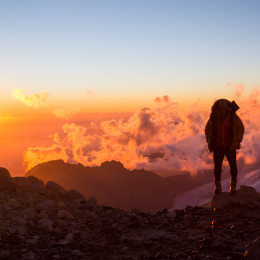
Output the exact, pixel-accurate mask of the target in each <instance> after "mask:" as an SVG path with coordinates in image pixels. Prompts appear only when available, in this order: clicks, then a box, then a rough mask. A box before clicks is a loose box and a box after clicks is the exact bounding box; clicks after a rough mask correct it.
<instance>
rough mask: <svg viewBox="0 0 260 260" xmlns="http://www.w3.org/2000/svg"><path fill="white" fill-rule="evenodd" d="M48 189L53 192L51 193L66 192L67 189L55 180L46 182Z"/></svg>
mask: <svg viewBox="0 0 260 260" xmlns="http://www.w3.org/2000/svg"><path fill="white" fill-rule="evenodd" d="M46 189H47V191H48V192H51V193H56V194H64V193H66V190H65V189H64V188H63V187H62V186H60V185H59V184H58V183H56V182H54V181H48V182H47V184H46Z"/></svg>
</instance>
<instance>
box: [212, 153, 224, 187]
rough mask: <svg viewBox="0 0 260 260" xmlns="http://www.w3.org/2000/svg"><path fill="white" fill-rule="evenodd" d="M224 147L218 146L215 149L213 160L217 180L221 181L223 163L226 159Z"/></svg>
mask: <svg viewBox="0 0 260 260" xmlns="http://www.w3.org/2000/svg"><path fill="white" fill-rule="evenodd" d="M224 154H225V153H224V149H222V148H216V149H215V150H214V151H213V161H214V176H215V182H216V181H221V171H222V163H223V159H224Z"/></svg>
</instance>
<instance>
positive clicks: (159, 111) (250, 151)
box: [24, 84, 260, 176]
mask: <svg viewBox="0 0 260 260" xmlns="http://www.w3.org/2000/svg"><path fill="white" fill-rule="evenodd" d="M243 92H244V86H243V84H240V85H238V86H236V87H235V93H234V99H235V101H236V102H237V104H238V105H239V106H240V109H239V110H238V112H237V114H238V115H239V117H240V118H241V119H242V121H243V123H244V125H245V129H246V131H245V134H244V139H243V142H242V148H241V149H240V150H239V152H238V155H237V157H238V166H239V168H240V169H242V168H244V167H247V168H248V169H249V168H250V167H251V168H250V169H251V170H255V169H257V167H259V158H260V156H259V155H260V142H259V140H260V131H259V128H260V120H259V112H260V104H259V94H260V91H259V88H255V89H253V90H252V91H251V93H249V94H248V95H244V94H243ZM155 103H156V105H155V106H154V107H153V108H149V107H144V108H140V109H139V110H137V111H136V112H135V113H133V114H132V115H131V116H130V117H128V118H116V119H110V120H103V121H98V120H95V121H92V122H91V124H89V125H88V126H85V125H83V124H79V123H71V122H70V123H68V122H67V123H65V124H64V125H63V126H62V129H60V131H58V132H56V133H53V134H52V135H51V137H50V138H51V139H52V145H50V146H38V147H30V148H29V149H28V150H27V151H26V152H25V156H24V161H25V163H26V164H27V168H28V169H30V168H32V167H33V166H36V165H37V164H39V163H42V162H46V161H49V160H54V159H63V160H64V161H65V162H70V163H81V164H83V165H89V166H94V165H100V164H101V163H102V162H104V161H107V160H118V161H121V162H122V163H123V164H124V166H125V167H126V168H129V169H133V168H144V169H146V170H151V171H154V172H156V173H158V174H161V175H162V176H166V175H172V174H175V173H176V171H177V172H180V171H189V172H191V173H192V174H195V173H196V172H198V170H204V169H211V168H212V167H213V163H212V154H210V153H209V152H208V150H207V146H206V141H205V136H204V128H205V124H206V122H207V120H208V118H209V115H210V111H202V109H201V106H200V104H199V102H197V103H194V104H192V105H191V106H190V107H189V108H187V109H181V108H180V107H179V105H178V104H177V103H176V102H172V101H171V99H170V98H169V97H168V96H163V97H157V98H156V99H155Z"/></svg>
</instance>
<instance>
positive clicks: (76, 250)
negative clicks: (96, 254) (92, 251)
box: [71, 249, 84, 256]
mask: <svg viewBox="0 0 260 260" xmlns="http://www.w3.org/2000/svg"><path fill="white" fill-rule="evenodd" d="M71 254H72V255H75V256H84V253H82V252H81V251H80V250H78V249H75V250H73V251H72V252H71Z"/></svg>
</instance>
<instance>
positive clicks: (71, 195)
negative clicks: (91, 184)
mask: <svg viewBox="0 0 260 260" xmlns="http://www.w3.org/2000/svg"><path fill="white" fill-rule="evenodd" d="M64 197H66V198H67V199H68V200H76V199H79V200H85V197H84V196H83V195H82V194H81V193H80V192H78V191H76V190H73V189H72V190H70V191H67V192H66V193H65V194H64Z"/></svg>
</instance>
